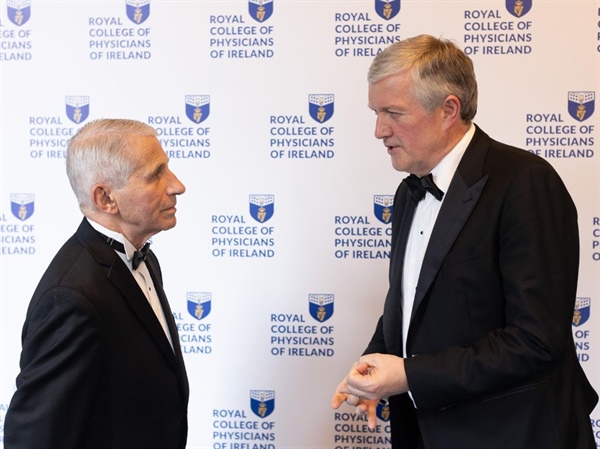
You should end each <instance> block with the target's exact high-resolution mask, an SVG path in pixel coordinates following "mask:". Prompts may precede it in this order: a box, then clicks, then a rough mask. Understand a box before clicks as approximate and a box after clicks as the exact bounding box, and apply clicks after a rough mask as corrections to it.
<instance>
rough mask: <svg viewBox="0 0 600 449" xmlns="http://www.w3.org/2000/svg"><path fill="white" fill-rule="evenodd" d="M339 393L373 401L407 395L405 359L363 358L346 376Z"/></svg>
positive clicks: (370, 356) (386, 357) (386, 356)
mask: <svg viewBox="0 0 600 449" xmlns="http://www.w3.org/2000/svg"><path fill="white" fill-rule="evenodd" d="M338 388H339V387H338ZM339 391H340V392H341V393H344V394H346V395H352V396H356V397H359V398H363V399H371V400H375V399H376V400H379V399H381V398H385V397H389V396H394V395H396V394H401V393H406V392H407V391H408V381H407V379H406V372H405V370H404V359H403V358H401V357H397V356H394V355H389V354H367V355H365V356H362V357H361V358H360V359H359V360H358V362H357V363H355V364H354V366H353V367H352V369H351V370H350V372H349V373H348V376H346V379H345V385H344V386H342V387H341V388H340V390H339Z"/></svg>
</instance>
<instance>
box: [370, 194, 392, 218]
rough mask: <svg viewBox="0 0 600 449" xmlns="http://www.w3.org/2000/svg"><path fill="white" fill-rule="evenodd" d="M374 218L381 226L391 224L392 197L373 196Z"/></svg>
mask: <svg viewBox="0 0 600 449" xmlns="http://www.w3.org/2000/svg"><path fill="white" fill-rule="evenodd" d="M373 206H374V209H375V210H374V212H375V217H377V219H378V220H379V221H380V222H382V223H383V224H390V223H391V222H392V212H393V211H394V195H375V196H374V197H373Z"/></svg>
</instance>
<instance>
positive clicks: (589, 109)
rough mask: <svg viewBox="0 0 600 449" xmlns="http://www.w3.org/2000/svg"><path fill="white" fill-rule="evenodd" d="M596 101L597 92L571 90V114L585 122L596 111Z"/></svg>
mask: <svg viewBox="0 0 600 449" xmlns="http://www.w3.org/2000/svg"><path fill="white" fill-rule="evenodd" d="M595 103H596V93H595V92H589V91H588V92H569V115H570V116H571V117H573V118H574V119H575V120H579V121H580V122H583V121H584V120H587V119H588V118H590V117H591V116H592V114H593V113H594V109H595Z"/></svg>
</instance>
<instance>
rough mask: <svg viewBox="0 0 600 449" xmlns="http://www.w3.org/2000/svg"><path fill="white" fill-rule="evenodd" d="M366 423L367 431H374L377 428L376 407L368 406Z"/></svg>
mask: <svg viewBox="0 0 600 449" xmlns="http://www.w3.org/2000/svg"><path fill="white" fill-rule="evenodd" d="M367 423H368V426H369V429H371V430H372V429H375V427H376V426H377V405H375V404H369V405H368V408H367Z"/></svg>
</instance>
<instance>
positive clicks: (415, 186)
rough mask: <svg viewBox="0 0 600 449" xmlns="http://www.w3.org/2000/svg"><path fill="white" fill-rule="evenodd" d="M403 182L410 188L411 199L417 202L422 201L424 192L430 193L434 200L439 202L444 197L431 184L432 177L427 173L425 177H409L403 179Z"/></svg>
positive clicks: (432, 183) (442, 193)
mask: <svg viewBox="0 0 600 449" xmlns="http://www.w3.org/2000/svg"><path fill="white" fill-rule="evenodd" d="M404 182H405V183H406V185H407V186H408V187H409V188H410V191H411V193H412V196H413V198H414V199H415V200H416V201H417V202H419V201H421V200H422V199H423V197H424V196H425V193H426V192H429V193H431V194H432V195H433V196H434V197H435V199H436V200H438V201H441V200H442V198H443V197H444V192H442V191H441V190H440V189H439V188H438V186H436V185H435V182H433V176H432V175H431V173H429V174H428V175H427V176H423V177H422V178H419V177H418V176H417V175H409V176H407V177H406V178H404Z"/></svg>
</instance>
